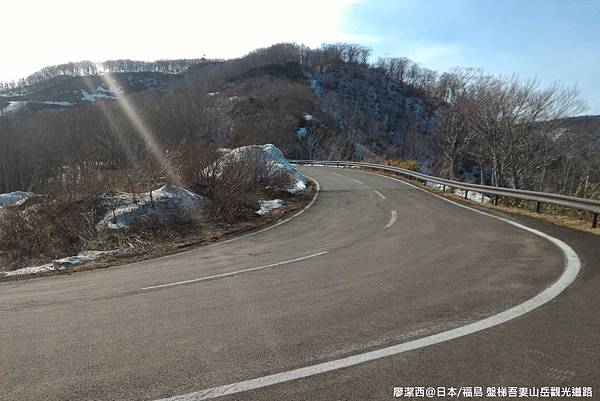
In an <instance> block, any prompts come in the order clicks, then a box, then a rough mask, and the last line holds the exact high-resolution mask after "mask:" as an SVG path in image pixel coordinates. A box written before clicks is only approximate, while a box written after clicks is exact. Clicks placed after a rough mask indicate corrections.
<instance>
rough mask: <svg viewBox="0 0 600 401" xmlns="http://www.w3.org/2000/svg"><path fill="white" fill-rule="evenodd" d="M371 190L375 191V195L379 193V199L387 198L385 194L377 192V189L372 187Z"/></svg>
mask: <svg viewBox="0 0 600 401" xmlns="http://www.w3.org/2000/svg"><path fill="white" fill-rule="evenodd" d="M373 192H375V193H376V194H377V195H379V197H380V198H381V199H387V198H386V197H385V196H383V194H382V193H381V192H379V191H378V190H376V189H374V190H373Z"/></svg>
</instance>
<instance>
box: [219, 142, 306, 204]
mask: <svg viewBox="0 0 600 401" xmlns="http://www.w3.org/2000/svg"><path fill="white" fill-rule="evenodd" d="M246 155H252V156H257V157H258V158H259V160H260V159H262V158H264V161H265V163H266V165H267V167H268V168H269V169H270V170H271V172H272V174H277V173H280V172H284V173H287V174H289V176H290V178H291V179H292V180H293V181H294V184H293V185H292V186H291V187H290V188H287V191H288V192H289V193H291V194H296V193H299V192H302V191H304V190H305V189H306V183H307V181H306V177H305V176H304V174H302V173H301V172H300V170H298V169H297V168H296V167H295V166H293V165H291V164H290V162H288V161H287V159H286V158H285V156H284V155H283V153H281V150H279V149H278V148H277V147H276V146H275V145H272V144H266V145H248V146H241V147H239V148H235V149H233V150H231V151H230V152H228V153H226V154H225V155H223V156H221V158H220V159H219V160H218V161H217V166H218V167H220V166H223V165H226V163H227V162H228V161H230V160H232V159H233V160H240V159H241V158H242V157H244V156H246ZM216 172H217V174H219V168H217V171H216Z"/></svg>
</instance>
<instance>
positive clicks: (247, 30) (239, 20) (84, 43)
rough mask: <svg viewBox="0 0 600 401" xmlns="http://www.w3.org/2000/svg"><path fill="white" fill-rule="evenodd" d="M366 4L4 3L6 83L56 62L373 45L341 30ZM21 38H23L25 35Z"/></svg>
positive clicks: (324, 0)
mask: <svg viewBox="0 0 600 401" xmlns="http://www.w3.org/2000/svg"><path fill="white" fill-rule="evenodd" d="M358 2H360V0H304V1H302V2H298V1H283V0H255V1H234V0H218V1H191V0H169V1H167V2H165V1H164V0H128V1H122V0H104V1H101V2H91V1H87V0H55V1H42V0H20V1H11V2H6V4H3V5H2V14H3V16H4V18H3V24H2V25H3V27H2V28H3V29H2V30H3V32H10V33H13V36H11V37H10V38H8V37H5V38H4V41H3V45H2V58H3V60H7V61H8V62H4V63H1V64H0V80H6V79H15V78H19V77H22V76H25V75H28V74H30V73H32V72H34V71H35V70H37V69H39V68H41V67H43V66H46V65H51V64H59V63H64V62H68V61H77V60H83V59H89V60H93V61H101V60H105V59H109V58H132V59H142V60H154V59H159V58H186V57H187V58H193V57H201V56H203V55H206V57H209V58H213V57H216V58H230V57H236V56H240V55H243V54H244V53H247V52H248V51H251V50H253V49H255V48H258V47H263V46H268V45H270V44H273V43H278V42H288V41H295V42H298V43H304V44H306V45H309V46H318V45H320V44H321V43H323V42H333V41H360V42H372V41H375V40H377V38H374V37H367V36H360V35H356V34H353V33H351V32H341V31H340V26H341V23H342V21H343V18H344V17H345V15H346V13H347V10H348V7H349V6H350V5H352V4H355V3H358ZM17 33H18V34H17Z"/></svg>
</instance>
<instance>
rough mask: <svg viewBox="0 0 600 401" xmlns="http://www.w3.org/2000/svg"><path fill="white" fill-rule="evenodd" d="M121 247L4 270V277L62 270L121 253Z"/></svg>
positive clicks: (81, 253) (84, 252) (86, 252)
mask: <svg viewBox="0 0 600 401" xmlns="http://www.w3.org/2000/svg"><path fill="white" fill-rule="evenodd" d="M122 252H123V249H113V250H110V251H83V252H80V253H79V254H77V255H75V256H67V257H66V258H61V259H56V260H53V261H52V263H46V264H45V265H40V266H31V267H24V268H22V269H17V270H13V271H9V272H4V275H5V276H6V277H11V276H20V275H23V274H35V273H45V272H51V271H57V270H64V269H67V268H69V267H72V266H74V265H78V264H81V263H85V262H90V261H92V260H96V259H98V258H100V257H103V256H107V255H114V254H117V253H122Z"/></svg>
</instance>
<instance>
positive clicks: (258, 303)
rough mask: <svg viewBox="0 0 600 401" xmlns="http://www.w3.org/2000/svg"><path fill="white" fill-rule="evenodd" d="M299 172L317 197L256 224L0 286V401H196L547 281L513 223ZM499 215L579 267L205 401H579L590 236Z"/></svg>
mask: <svg viewBox="0 0 600 401" xmlns="http://www.w3.org/2000/svg"><path fill="white" fill-rule="evenodd" d="M304 170H305V172H306V173H307V174H308V175H310V176H311V177H313V178H314V179H316V180H317V181H318V182H319V183H320V186H321V191H320V193H319V197H318V199H317V201H316V202H315V203H314V205H313V206H312V207H310V208H309V209H307V210H306V211H305V212H304V213H303V214H302V215H300V216H298V217H296V218H294V219H293V220H291V221H289V222H287V223H285V224H282V225H280V226H278V227H275V228H273V229H271V230H267V231H264V232H261V233H258V234H256V235H254V236H250V237H246V238H242V239H238V240H236V241H231V242H227V243H223V244H220V245H217V246H212V247H204V248H200V249H197V250H193V251H189V252H185V253H182V254H178V255H173V256H168V257H164V258H160V259H156V260H152V261H144V262H139V263H134V264H130V265H127V266H121V267H115V268H110V269H103V270H95V271H88V272H82V273H78V274H73V275H63V276H56V277H46V278H39V279H33V280H27V281H21V282H15V283H1V284H0V400H14V401H17V400H121V399H125V400H158V399H162V398H168V397H173V396H178V395H188V396H186V397H184V398H182V399H187V400H193V399H199V397H198V394H197V393H196V392H197V391H201V390H204V389H211V388H214V387H218V386H222V385H227V384H230V383H238V382H240V381H244V380H249V379H255V378H261V377H264V376H268V375H272V374H277V373H284V377H287V376H285V372H289V371H293V370H294V369H299V368H304V367H310V366H314V365H318V364H321V363H323V362H333V363H337V362H336V361H339V360H340V359H343V358H346V357H349V356H354V355H361V354H364V353H366V352H369V351H374V350H375V351H376V350H380V349H382V348H385V347H389V346H394V345H397V344H403V343H406V342H408V341H411V340H415V339H419V338H424V337H427V336H430V335H433V334H436V333H440V332H445V331H448V330H452V329H455V328H459V327H464V326H465V325H468V324H471V323H474V322H478V321H481V320H482V319H485V318H488V317H490V316H494V315H497V314H499V313H501V312H503V311H505V310H507V309H510V308H512V307H515V306H517V305H520V304H522V303H523V302H525V301H527V300H528V299H531V298H532V297H535V296H536V295H537V294H539V293H540V292H542V291H544V290H545V289H546V288H547V287H548V286H549V285H551V284H552V283H554V282H556V281H557V280H558V279H559V277H561V275H562V274H563V270H564V268H565V258H564V255H563V254H562V252H561V250H560V249H559V248H557V247H556V246H555V245H554V244H552V243H551V242H549V241H548V240H546V239H544V238H541V237H539V236H537V235H534V234H532V233H530V232H527V231H524V230H522V229H519V228H517V227H515V226H513V225H510V224H507V223H505V222H502V221H498V220H495V219H493V218H491V217H489V216H485V215H482V214H478V213H476V212H474V211H472V210H468V209H465V208H462V207H459V206H457V205H453V204H451V203H449V202H447V201H444V200H442V199H439V198H438V197H435V196H433V195H431V194H428V193H425V192H423V191H421V190H418V189H415V188H412V187H410V186H408V185H406V184H404V183H401V182H398V181H396V180H391V179H388V178H385V177H381V176H376V175H373V174H367V173H362V172H360V171H351V170H342V169H334V168H325V167H321V168H320V167H311V168H308V167H307V168H304ZM492 213H494V214H496V215H498V216H504V217H507V216H506V215H503V214H501V213H499V212H492ZM508 218H509V219H511V220H515V221H519V222H521V223H523V224H525V225H527V226H530V227H533V228H536V229H538V230H541V231H543V232H545V233H548V234H549V235H552V236H554V237H556V238H558V239H561V240H562V241H565V242H566V243H567V244H568V245H570V246H571V247H572V248H573V250H574V251H575V252H576V253H577V254H578V256H579V259H580V260H581V264H582V269H581V272H580V273H579V275H578V277H577V279H576V280H575V282H573V283H572V284H571V285H570V286H569V287H568V288H567V289H566V290H565V291H564V292H562V293H561V294H560V295H559V296H558V297H557V298H555V299H554V300H552V301H550V302H548V303H546V304H545V305H543V306H541V307H540V308H538V309H536V310H534V311H532V312H530V313H527V314H525V315H523V316H520V317H517V318H515V319H512V320H510V321H508V322H506V323H503V324H500V325H498V326H495V327H492V328H488V329H486V330H482V331H477V332H475V333H473V334H469V335H466V336H463V337H460V338H456V339H451V340H449V341H444V342H440V343H438V344H434V345H430V346H426V347H419V348H418V349H414V350H410V351H407V352H402V353H398V354H396V355H391V356H386V357H384V358H381V359H377V360H374V361H370V362H365V363H360V364H357V365H354V366H350V367H342V368H340V369H337V368H336V369H334V370H331V371H329V372H327V373H322V374H316V375H312V376H309V377H306V378H301V379H297V380H289V381H288V380H287V379H284V380H283V382H282V383H280V384H276V385H269V386H265V387H261V388H258V389H254V390H250V391H242V392H239V393H236V394H234V395H229V396H224V397H222V398H220V399H224V400H225V399H244V400H246V399H249V400H284V399H285V400H385V399H392V398H393V387H394V386H425V387H429V386H432V387H438V386H447V387H450V386H454V387H460V386H516V387H526V386H579V387H582V386H592V387H593V390H594V397H596V393H597V392H600V374H599V372H600V346H599V345H600V267H599V266H598V264H599V263H598V262H599V261H600V239H599V238H598V237H595V236H592V235H589V234H585V233H579V232H575V231H572V230H568V229H565V228H560V227H557V226H554V225H552V224H549V223H544V222H539V221H535V220H532V219H529V218H525V217H516V216H508ZM232 272H233V273H235V274H227V273H232ZM232 388H235V386H234V387H232ZM599 394H600V393H599ZM597 398H600V397H597Z"/></svg>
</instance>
